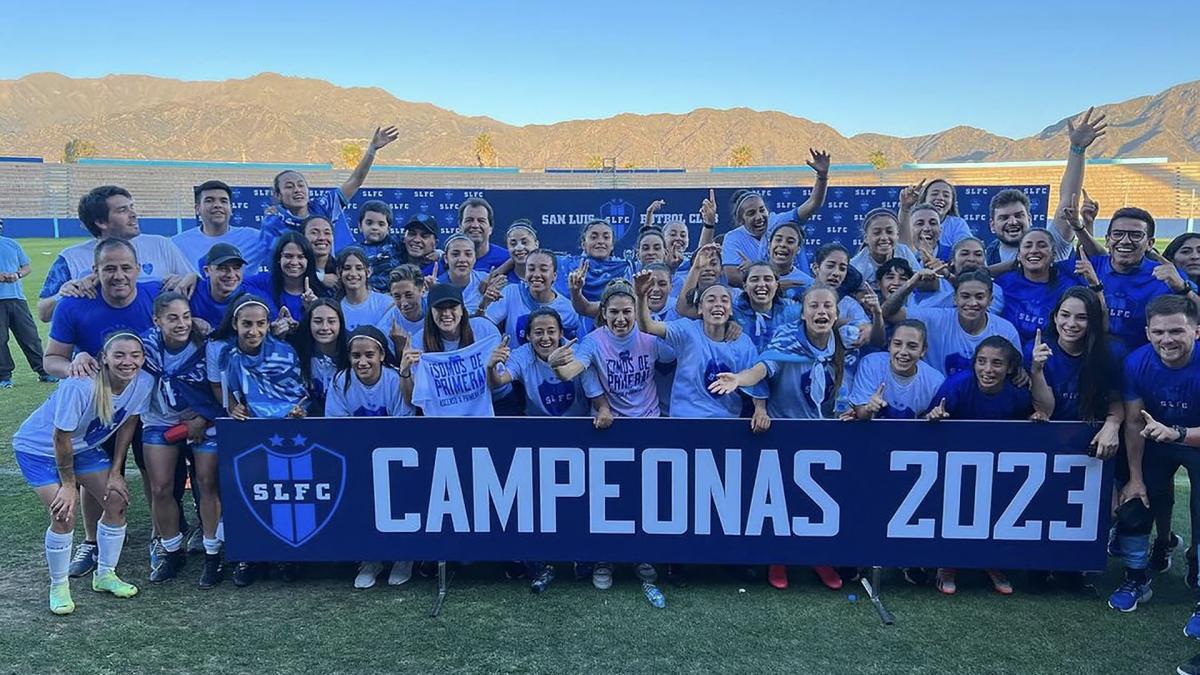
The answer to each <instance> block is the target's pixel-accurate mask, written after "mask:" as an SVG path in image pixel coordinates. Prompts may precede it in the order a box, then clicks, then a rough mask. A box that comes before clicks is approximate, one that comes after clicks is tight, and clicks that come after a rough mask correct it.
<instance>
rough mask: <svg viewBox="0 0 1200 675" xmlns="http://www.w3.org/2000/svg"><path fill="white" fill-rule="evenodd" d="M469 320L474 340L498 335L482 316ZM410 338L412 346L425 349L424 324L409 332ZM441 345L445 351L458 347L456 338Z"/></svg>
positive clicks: (492, 325)
mask: <svg viewBox="0 0 1200 675" xmlns="http://www.w3.org/2000/svg"><path fill="white" fill-rule="evenodd" d="M469 321H470V322H471V334H472V335H473V336H475V339H476V340H480V339H483V338H485V337H488V336H490V335H495V336H496V337H500V331H499V330H497V329H496V324H494V323H492V322H491V321H488V320H487V319H485V318H483V317H482V316H473V317H471V318H470V319H469ZM389 330H390V326H389ZM385 335H386V333H385ZM410 339H411V340H412V344H413V346H414V347H416V348H417V349H419V350H421V351H425V346H424V345H425V326H424V325H422V326H421V327H420V329H418V330H415V331H413V332H412V333H411V334H410ZM442 346H443V347H444V348H445V351H453V350H455V349H458V340H443V341H442Z"/></svg>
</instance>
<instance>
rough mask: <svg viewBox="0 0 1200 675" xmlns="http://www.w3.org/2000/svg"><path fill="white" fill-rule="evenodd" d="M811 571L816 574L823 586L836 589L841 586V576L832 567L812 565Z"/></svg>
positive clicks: (832, 589)
mask: <svg viewBox="0 0 1200 675" xmlns="http://www.w3.org/2000/svg"><path fill="white" fill-rule="evenodd" d="M813 571H814V572H816V573H817V576H818V577H819V578H820V579H821V583H823V584H825V588H828V589H829V590H831V591H836V590H838V589H839V588H841V587H842V577H841V576H839V575H838V573H837V570H835V569H833V568H832V567H828V566H820V567H814V568H813Z"/></svg>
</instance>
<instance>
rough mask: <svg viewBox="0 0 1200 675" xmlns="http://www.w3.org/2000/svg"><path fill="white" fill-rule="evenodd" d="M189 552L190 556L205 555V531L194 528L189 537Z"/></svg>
mask: <svg viewBox="0 0 1200 675" xmlns="http://www.w3.org/2000/svg"><path fill="white" fill-rule="evenodd" d="M187 552H188V555H199V554H201V553H204V529H203V528H200V527H193V528H192V531H191V533H190V534H188V536H187Z"/></svg>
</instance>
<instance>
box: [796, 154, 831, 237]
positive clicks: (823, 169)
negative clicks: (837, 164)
mask: <svg viewBox="0 0 1200 675" xmlns="http://www.w3.org/2000/svg"><path fill="white" fill-rule="evenodd" d="M808 153H809V154H810V155H812V159H810V160H808V161H807V162H805V164H807V165H808V166H809V168H811V169H812V170H813V171H816V172H817V179H816V180H815V181H814V182H813V189H812V194H810V195H809V196H808V199H806V200H805V201H804V203H803V204H801V205H800V206H799V207H798V208H797V209H796V217H797V218H798V219H799V220H800V222H804V221H805V220H807V219H808V218H809V217H811V216H812V215H813V214H814V213H816V212H817V211H820V210H821V207H822V206H824V205H825V192H826V191H827V190H828V189H829V153H828V152H825V151H824V150H813V149H812V148H809V149H808Z"/></svg>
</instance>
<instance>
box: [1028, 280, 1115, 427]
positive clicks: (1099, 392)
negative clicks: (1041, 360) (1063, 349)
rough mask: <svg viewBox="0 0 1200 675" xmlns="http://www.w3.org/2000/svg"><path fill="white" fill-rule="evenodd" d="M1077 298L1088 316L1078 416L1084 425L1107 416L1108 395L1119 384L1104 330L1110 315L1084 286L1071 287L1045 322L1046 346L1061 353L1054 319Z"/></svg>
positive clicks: (1106, 333)
mask: <svg viewBox="0 0 1200 675" xmlns="http://www.w3.org/2000/svg"><path fill="white" fill-rule="evenodd" d="M1071 298H1075V299H1076V300H1079V301H1080V302H1082V303H1083V308H1084V311H1086V312H1087V323H1088V331H1087V337H1085V338H1084V340H1083V353H1082V354H1081V355H1080V358H1081V359H1082V360H1083V361H1082V363H1081V366H1080V368H1079V416H1080V418H1081V421H1084V422H1093V421H1096V420H1102V419H1104V418H1105V417H1107V416H1108V404H1109V403H1110V401H1109V400H1108V397H1109V394H1110V393H1111V392H1112V390H1113V388H1114V383H1115V382H1116V373H1115V372H1113V370H1114V366H1113V359H1112V350H1111V349H1110V348H1109V343H1108V340H1109V337H1108V332H1107V331H1106V330H1105V328H1104V319H1105V317H1107V316H1108V313H1107V312H1105V311H1104V308H1103V306H1101V304H1100V297H1099V296H1098V295H1096V293H1095V292H1094V291H1093V290H1092V289H1090V288H1086V287H1084V286H1072V287H1071V288H1068V289H1067V290H1066V291H1064V292H1063V294H1062V295H1061V296H1059V298H1058V302H1056V303H1054V309H1053V310H1051V311H1050V316H1049V317H1047V321H1046V328H1045V331H1046V343H1047V344H1049V345H1050V348H1051V349H1059V346H1058V326H1057V325H1055V323H1054V317H1055V316H1057V315H1058V310H1059V309H1061V308H1062V306H1063V303H1064V302H1066V301H1067V300H1069V299H1071Z"/></svg>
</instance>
